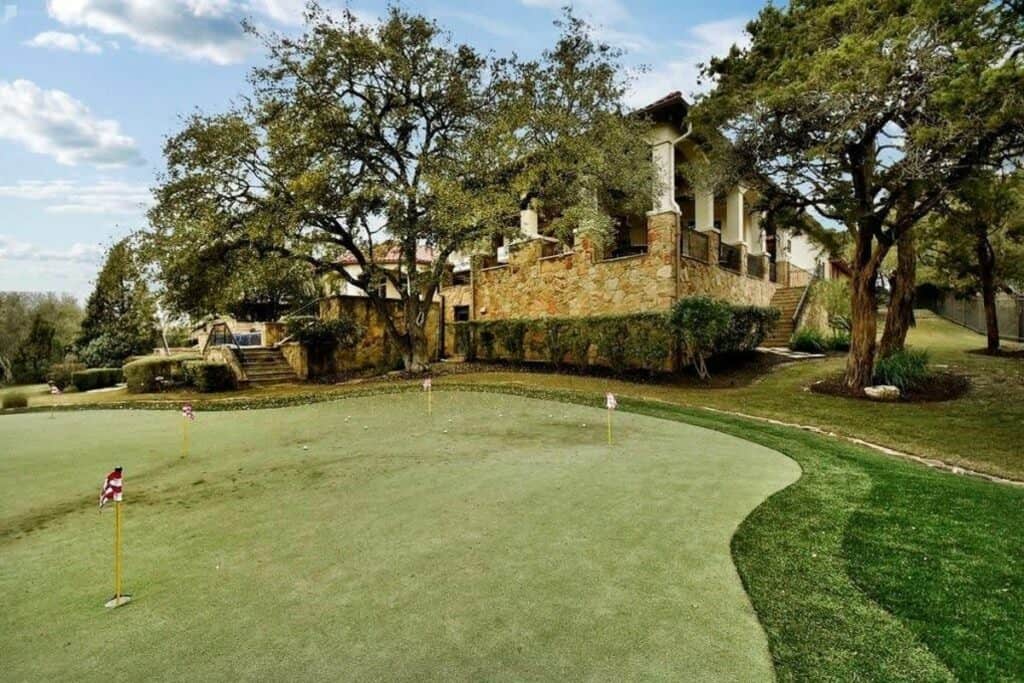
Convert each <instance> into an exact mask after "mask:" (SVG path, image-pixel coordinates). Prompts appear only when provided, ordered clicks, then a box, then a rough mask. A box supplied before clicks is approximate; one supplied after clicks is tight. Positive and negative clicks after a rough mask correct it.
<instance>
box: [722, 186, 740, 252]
mask: <svg viewBox="0 0 1024 683" xmlns="http://www.w3.org/2000/svg"><path fill="white" fill-rule="evenodd" d="M744 215H745V211H744V209H743V190H742V188H740V187H734V188H733V189H731V190H729V195H728V196H727V197H726V200H725V225H724V226H723V227H722V241H723V242H725V243H726V244H740V243H742V242H743V241H744V239H743V232H744V231H743V218H744Z"/></svg>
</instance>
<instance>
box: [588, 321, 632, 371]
mask: <svg viewBox="0 0 1024 683" xmlns="http://www.w3.org/2000/svg"><path fill="white" fill-rule="evenodd" d="M631 322H632V318H631V319H629V321H628V322H627V319H626V318H623V317H620V316H608V317H597V318H591V319H590V323H591V329H592V330H593V331H594V341H595V343H596V345H597V355H598V356H600V357H601V358H603V359H604V361H605V362H606V363H608V367H609V368H611V369H612V372H614V373H616V374H619V373H622V372H623V371H624V370H625V369H626V367H627V365H628V361H629V358H628V355H627V354H628V348H627V339H628V337H629V329H630V323H631Z"/></svg>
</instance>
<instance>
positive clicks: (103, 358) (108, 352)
mask: <svg viewBox="0 0 1024 683" xmlns="http://www.w3.org/2000/svg"><path fill="white" fill-rule="evenodd" d="M141 350H142V349H141V348H140V347H139V342H138V340H137V339H134V338H132V337H131V336H130V335H120V334H110V333H106V332H104V333H103V334H100V335H99V336H98V337H96V338H95V339H93V340H92V341H90V342H89V343H88V344H86V345H85V346H83V347H82V348H80V349H79V350H78V356H79V358H81V359H82V362H84V363H85V364H86V366H88V367H90V368H108V367H112V366H119V365H121V363H123V362H124V360H125V359H126V358H128V357H130V356H131V355H132V354H135V353H138V352H139V351H141Z"/></svg>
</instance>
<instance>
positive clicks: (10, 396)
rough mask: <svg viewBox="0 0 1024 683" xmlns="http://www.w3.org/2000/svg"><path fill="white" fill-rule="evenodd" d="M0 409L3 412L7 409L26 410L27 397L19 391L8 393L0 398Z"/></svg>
mask: <svg viewBox="0 0 1024 683" xmlns="http://www.w3.org/2000/svg"><path fill="white" fill-rule="evenodd" d="M0 407H2V408H3V409H4V410H7V409H8V408H28V396H26V395H25V394H23V393H22V392H20V391H8V392H7V393H5V394H4V395H3V396H2V397H0Z"/></svg>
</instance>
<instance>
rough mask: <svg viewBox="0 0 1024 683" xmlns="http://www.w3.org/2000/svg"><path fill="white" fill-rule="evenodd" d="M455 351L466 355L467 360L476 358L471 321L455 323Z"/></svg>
mask: <svg viewBox="0 0 1024 683" xmlns="http://www.w3.org/2000/svg"><path fill="white" fill-rule="evenodd" d="M455 352H456V353H459V354H462V355H463V356H465V357H466V360H470V361H471V360H476V347H475V346H474V345H473V328H472V327H470V326H469V323H455Z"/></svg>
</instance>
